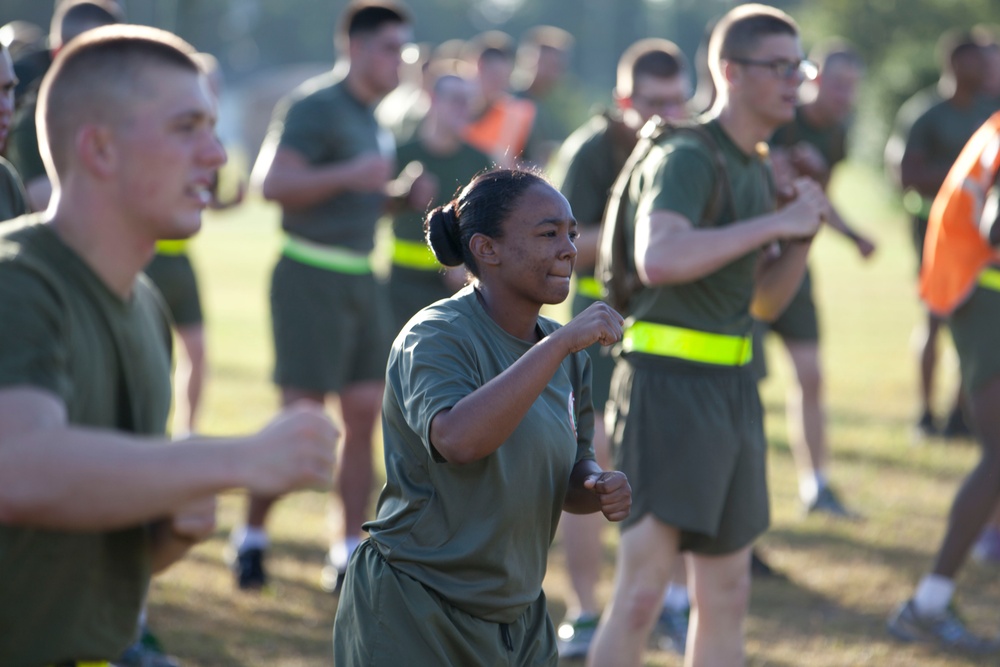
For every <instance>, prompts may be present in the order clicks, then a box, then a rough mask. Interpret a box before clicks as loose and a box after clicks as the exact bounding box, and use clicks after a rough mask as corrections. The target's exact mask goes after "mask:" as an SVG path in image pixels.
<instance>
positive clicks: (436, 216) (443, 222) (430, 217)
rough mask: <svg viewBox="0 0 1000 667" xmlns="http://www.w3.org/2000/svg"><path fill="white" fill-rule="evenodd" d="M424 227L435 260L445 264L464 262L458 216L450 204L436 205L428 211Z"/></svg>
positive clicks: (451, 264) (454, 264)
mask: <svg viewBox="0 0 1000 667" xmlns="http://www.w3.org/2000/svg"><path fill="white" fill-rule="evenodd" d="M424 229H425V230H426V232H427V243H428V244H429V245H430V246H431V250H433V251H434V256H435V257H437V261H439V262H441V263H442V264H443V265H445V266H460V265H461V264H463V263H464V262H465V259H464V257H463V256H462V239H461V232H460V230H459V228H458V218H457V217H456V216H455V208H454V207H453V206H452V205H451V204H445V205H444V206H438V207H437V208H435V209H434V210H432V211H431V212H430V213H428V214H427V220H426V221H425V222H424Z"/></svg>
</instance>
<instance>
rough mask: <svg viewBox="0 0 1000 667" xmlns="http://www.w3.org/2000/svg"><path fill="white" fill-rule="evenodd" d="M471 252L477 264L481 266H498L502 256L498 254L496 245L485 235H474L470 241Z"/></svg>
mask: <svg viewBox="0 0 1000 667" xmlns="http://www.w3.org/2000/svg"><path fill="white" fill-rule="evenodd" d="M469 250H471V251H472V256H473V257H475V258H476V264H479V265H480V266H483V265H488V266H496V265H497V264H499V263H500V255H499V254H497V247H496V244H495V243H494V242H493V239H491V238H490V237H489V236H486V235H485V234H473V235H472V238H471V239H469Z"/></svg>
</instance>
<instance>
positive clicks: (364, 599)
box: [333, 540, 559, 667]
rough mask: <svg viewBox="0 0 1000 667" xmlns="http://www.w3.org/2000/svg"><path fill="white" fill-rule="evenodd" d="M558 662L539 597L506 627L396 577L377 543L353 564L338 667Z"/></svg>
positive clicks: (339, 624) (342, 611)
mask: <svg viewBox="0 0 1000 667" xmlns="http://www.w3.org/2000/svg"><path fill="white" fill-rule="evenodd" d="M505 635H506V637H505ZM558 660H559V658H558V655H557V653H556V633H555V629H554V628H553V627H552V621H551V620H549V615H548V613H547V611H546V607H545V595H544V594H543V593H541V592H540V591H539V595H538V599H537V600H536V601H535V602H533V603H532V604H531V606H530V607H528V609H527V611H525V612H524V614H522V615H521V617H520V618H519V619H517V621H515V622H514V623H510V624H505V625H501V624H499V623H493V622H491V621H484V620H482V619H479V618H476V617H474V616H470V615H469V614H466V613H465V612H464V611H462V610H460V609H458V608H457V607H453V606H452V605H450V604H449V603H448V602H447V601H446V600H445V599H444V598H442V597H441V596H440V595H438V594H437V593H436V592H434V591H432V590H431V589H429V588H427V587H426V586H424V585H423V584H422V583H420V582H419V581H417V580H416V579H414V578H412V577H410V576H408V575H406V574H403V573H402V572H400V571H398V570H396V569H395V568H393V567H392V566H391V565H390V564H389V563H388V562H387V561H386V560H385V558H384V557H383V556H382V554H381V553H379V551H378V549H377V548H376V547H375V545H374V544H372V542H371V540H365V541H364V542H362V543H361V546H359V547H358V548H357V550H355V552H354V555H353V556H352V557H351V561H350V564H349V565H348V567H347V578H346V579H345V580H344V588H343V591H342V592H341V594H340V602H339V605H338V609H337V618H336V619H335V620H334V623H333V661H334V664H335V665H337V667H404V666H405V665H421V666H423V665H428V666H429V665H435V666H437V665H441V666H442V667H444V666H445V665H454V666H456V667H458V666H459V665H461V666H462V667H465V666H466V665H469V666H472V665H475V666H476V667H511V666H517V667H522V666H523V667H529V666H532V667H533V666H535V665H539V666H541V665H548V666H551V667H555V665H556V664H557V663H558Z"/></svg>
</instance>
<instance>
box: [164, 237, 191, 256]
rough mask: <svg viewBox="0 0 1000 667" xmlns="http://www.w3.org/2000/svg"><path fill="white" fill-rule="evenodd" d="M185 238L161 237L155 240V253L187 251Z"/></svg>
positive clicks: (168, 253)
mask: <svg viewBox="0 0 1000 667" xmlns="http://www.w3.org/2000/svg"><path fill="white" fill-rule="evenodd" d="M187 247H188V240H187V239H161V240H159V241H157V242H156V254H157V255H171V256H176V255H183V254H185V253H186V252H187Z"/></svg>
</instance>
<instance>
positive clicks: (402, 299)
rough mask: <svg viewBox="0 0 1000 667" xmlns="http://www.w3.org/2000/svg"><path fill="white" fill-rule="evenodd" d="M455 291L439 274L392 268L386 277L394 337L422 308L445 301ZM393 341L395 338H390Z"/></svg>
mask: <svg viewBox="0 0 1000 667" xmlns="http://www.w3.org/2000/svg"><path fill="white" fill-rule="evenodd" d="M452 294H454V290H452V289H451V288H449V287H448V286H447V285H446V284H445V282H444V275H443V274H441V273H440V272H438V271H419V270H416V269H407V268H405V267H399V266H393V267H392V274H391V275H390V276H389V302H390V304H391V306H392V316H393V334H396V333H399V330H400V329H402V328H403V325H405V324H406V323H407V322H409V321H410V318H411V317H413V316H414V315H416V314H417V312H418V311H419V310H420V309H421V308H425V307H426V306H429V305H431V304H432V303H434V302H435V301H440V300H441V299H447V298H448V297H450V296H451V295H452ZM393 338H395V335H393Z"/></svg>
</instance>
